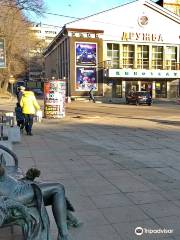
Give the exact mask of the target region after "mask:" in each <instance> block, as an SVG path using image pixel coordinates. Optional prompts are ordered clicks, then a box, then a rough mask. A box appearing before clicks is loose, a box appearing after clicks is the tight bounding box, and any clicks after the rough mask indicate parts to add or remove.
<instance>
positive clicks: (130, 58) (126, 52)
mask: <svg viewBox="0 0 180 240" xmlns="http://www.w3.org/2000/svg"><path fill="white" fill-rule="evenodd" d="M122 55H123V56H122V62H123V64H122V65H123V68H133V66H134V45H127V44H125V45H123V53H122Z"/></svg>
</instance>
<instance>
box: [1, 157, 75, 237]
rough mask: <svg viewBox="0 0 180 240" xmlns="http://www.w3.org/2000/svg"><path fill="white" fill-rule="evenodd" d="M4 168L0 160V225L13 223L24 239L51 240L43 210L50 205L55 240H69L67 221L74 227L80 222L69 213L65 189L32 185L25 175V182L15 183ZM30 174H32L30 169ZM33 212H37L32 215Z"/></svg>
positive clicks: (49, 184)
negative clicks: (55, 233)
mask: <svg viewBox="0 0 180 240" xmlns="http://www.w3.org/2000/svg"><path fill="white" fill-rule="evenodd" d="M3 165H4V161H3V156H1V165H0V198H1V204H0V225H2V224H4V223H6V222H11V221H12V219H13V220H14V221H15V223H17V224H19V225H21V226H22V228H23V231H24V235H25V239H27V240H50V239H51V236H50V233H49V218H48V215H47V211H46V208H45V206H49V205H51V206H52V212H53V215H54V218H55V222H56V225H57V228H58V238H57V240H71V239H72V237H71V236H70V234H69V232H68V226H67V221H69V223H70V225H71V226H74V227H78V226H79V221H78V220H77V219H76V217H75V216H73V215H72V213H71V211H73V207H72V205H71V203H70V202H69V200H68V199H66V196H65V189H64V186H63V185H62V184H60V183H44V182H43V183H41V182H35V181H33V180H34V176H33V178H32V179H30V180H29V178H30V177H29V175H28V172H27V175H26V177H25V178H23V179H16V178H14V177H12V176H10V175H8V174H7V173H6V167H5V166H3ZM31 172H32V173H33V170H32V169H31ZM39 173H40V172H38V174H39ZM33 208H36V209H37V210H38V211H37V210H36V213H34V210H32V209H33ZM37 215H39V216H38V217H39V219H38V220H37ZM18 217H19V218H18ZM19 219H20V221H19Z"/></svg>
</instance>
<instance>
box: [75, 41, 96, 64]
mask: <svg viewBox="0 0 180 240" xmlns="http://www.w3.org/2000/svg"><path fill="white" fill-rule="evenodd" d="M75 44H76V46H75V49H76V65H77V66H96V65H97V44H96V43H85V42H78V43H75Z"/></svg>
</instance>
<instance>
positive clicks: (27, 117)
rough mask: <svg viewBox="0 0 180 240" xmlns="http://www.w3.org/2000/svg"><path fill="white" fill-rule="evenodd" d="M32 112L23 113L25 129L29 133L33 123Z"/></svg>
mask: <svg viewBox="0 0 180 240" xmlns="http://www.w3.org/2000/svg"><path fill="white" fill-rule="evenodd" d="M33 117H34V115H33V114H24V119H25V129H26V132H27V133H31V131H32V125H33Z"/></svg>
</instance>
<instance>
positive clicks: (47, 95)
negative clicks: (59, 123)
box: [44, 80, 66, 118]
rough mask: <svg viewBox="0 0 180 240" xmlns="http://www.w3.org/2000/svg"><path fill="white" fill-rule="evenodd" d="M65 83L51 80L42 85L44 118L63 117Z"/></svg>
mask: <svg viewBox="0 0 180 240" xmlns="http://www.w3.org/2000/svg"><path fill="white" fill-rule="evenodd" d="M65 98H66V82H65V81H64V80H52V81H49V82H45V83H44V116H45V118H62V117H65Z"/></svg>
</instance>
